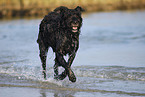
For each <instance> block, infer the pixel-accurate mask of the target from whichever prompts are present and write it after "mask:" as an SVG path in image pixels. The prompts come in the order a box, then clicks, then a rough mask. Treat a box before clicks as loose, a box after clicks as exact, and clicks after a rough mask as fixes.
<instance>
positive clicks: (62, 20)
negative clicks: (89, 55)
mask: <svg viewBox="0 0 145 97" xmlns="http://www.w3.org/2000/svg"><path fill="white" fill-rule="evenodd" d="M82 11H83V9H82V8H81V7H79V6H78V7H76V8H75V9H68V8H67V7H63V6H61V7H58V8H56V9H55V10H54V11H53V12H50V13H49V14H48V15H46V16H45V17H44V19H43V20H42V21H41V23H40V27H39V35H38V40H37V43H38V44H39V50H40V59H41V62H42V67H43V75H44V78H46V57H47V52H48V48H49V47H51V48H52V49H53V52H55V56H56V58H55V65H54V73H55V74H54V77H55V79H60V80H63V79H64V78H65V77H66V76H67V75H68V77H69V80H70V81H72V82H75V81H76V77H75V75H74V73H73V71H72V70H71V68H70V67H71V64H72V62H73V60H74V58H75V55H76V52H77V50H78V47H79V34H80V28H81V26H82V18H81V12H82ZM67 54H68V55H69V59H68V61H67V62H66V61H65V59H64V58H63V56H64V55H67ZM58 66H62V67H63V68H65V70H64V72H62V73H61V74H60V75H59V74H58Z"/></svg>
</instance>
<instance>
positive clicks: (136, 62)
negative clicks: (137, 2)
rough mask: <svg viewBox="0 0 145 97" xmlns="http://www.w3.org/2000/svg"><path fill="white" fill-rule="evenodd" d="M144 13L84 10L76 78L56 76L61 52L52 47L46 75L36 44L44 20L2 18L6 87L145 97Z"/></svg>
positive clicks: (0, 57)
mask: <svg viewBox="0 0 145 97" xmlns="http://www.w3.org/2000/svg"><path fill="white" fill-rule="evenodd" d="M144 17H145V11H132V12H126V11H115V12H99V13H89V14H84V15H83V26H82V28H81V33H80V47H79V50H78V52H77V56H76V58H75V60H74V62H73V65H72V70H73V71H74V73H75V75H76V77H77V81H76V83H71V82H70V81H69V80H68V78H66V79H64V80H63V81H57V80H54V79H53V75H54V72H53V65H54V58H55V54H54V53H53V51H52V49H51V48H50V49H49V51H48V57H47V79H46V80H44V79H43V76H42V68H41V61H40V59H39V49H38V44H37V43H36V40H37V37H38V32H39V24H40V22H41V20H42V19H18V20H1V21H0V87H1V88H0V89H1V91H2V90H3V88H2V87H22V88H23V87H29V88H40V89H49V90H52V93H54V95H53V96H55V94H56V95H58V96H59V97H63V96H65V95H71V96H77V97H82V96H86V95H87V96H86V97H88V96H96V95H98V96H99V97H101V96H109V97H116V96H118V97H123V96H145V18H144ZM59 71H60V73H61V72H62V71H63V68H60V69H59ZM53 90H54V91H53ZM55 90H57V91H59V92H58V93H56V92H55ZM42 91H43V92H44V91H45V90H42ZM42 91H41V92H42ZM41 92H40V94H41ZM45 92H46V91H45ZM2 93H4V92H3V91H2V92H1V93H0V94H2ZM79 95H80V96H79ZM44 97H45V96H44Z"/></svg>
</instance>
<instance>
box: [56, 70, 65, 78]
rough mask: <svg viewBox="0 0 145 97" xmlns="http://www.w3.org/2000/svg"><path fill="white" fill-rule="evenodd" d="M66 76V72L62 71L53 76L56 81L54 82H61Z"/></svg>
mask: <svg viewBox="0 0 145 97" xmlns="http://www.w3.org/2000/svg"><path fill="white" fill-rule="evenodd" d="M66 76H67V73H66V71H64V72H62V73H61V74H60V75H54V79H56V80H63V79H65V78H66Z"/></svg>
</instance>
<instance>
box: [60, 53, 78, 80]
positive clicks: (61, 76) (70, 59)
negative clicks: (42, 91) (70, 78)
mask: <svg viewBox="0 0 145 97" xmlns="http://www.w3.org/2000/svg"><path fill="white" fill-rule="evenodd" d="M75 55H76V54H75V53H74V54H71V55H70V56H69V59H68V62H67V64H68V66H69V67H71V64H72V62H73V60H74V58H75ZM66 76H67V72H66V70H64V71H63V72H62V73H61V74H60V75H58V79H60V80H63V79H64V78H66Z"/></svg>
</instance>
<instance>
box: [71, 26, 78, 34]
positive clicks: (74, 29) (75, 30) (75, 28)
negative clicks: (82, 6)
mask: <svg viewBox="0 0 145 97" xmlns="http://www.w3.org/2000/svg"><path fill="white" fill-rule="evenodd" d="M78 26H79V24H72V32H74V33H76V32H78Z"/></svg>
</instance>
